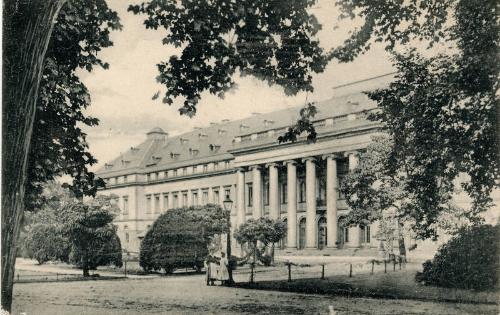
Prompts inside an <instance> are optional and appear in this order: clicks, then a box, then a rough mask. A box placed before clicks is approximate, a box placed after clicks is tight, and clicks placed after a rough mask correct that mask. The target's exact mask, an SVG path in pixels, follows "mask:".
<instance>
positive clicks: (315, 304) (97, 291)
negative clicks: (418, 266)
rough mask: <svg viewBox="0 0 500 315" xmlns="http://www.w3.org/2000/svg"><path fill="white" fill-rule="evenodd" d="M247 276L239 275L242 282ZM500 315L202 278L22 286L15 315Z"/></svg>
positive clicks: (476, 307) (487, 308)
mask: <svg viewBox="0 0 500 315" xmlns="http://www.w3.org/2000/svg"><path fill="white" fill-rule="evenodd" d="M246 276H247V275H246V274H238V275H237V276H236V280H237V281H243V280H244V279H245V278H246ZM330 307H332V308H333V309H334V310H335V311H336V312H337V314H339V315H344V314H431V315H432V314H449V315H451V314H453V315H454V314H487V315H489V314H498V306H497V305H492V304H467V303H440V302H430V301H415V300H394V299H370V298H350V297H345V296H331V295H321V294H302V293H290V292H279V291H263V290H251V289H244V288H227V287H220V286H214V287H211V286H210V287H209V286H206V285H205V283H204V276H203V275H193V276H172V277H155V278H150V279H124V280H114V281H82V282H79V281H76V282H50V283H18V284H16V285H15V286H14V304H13V314H16V315H17V314H20V313H22V312H24V313H26V315H31V314H37V315H59V314H75V315H83V314H84V315H102V314H106V315H115V314H116V315H117V314H126V315H128V314H145V315H149V314H290V315H293V314H329V309H330Z"/></svg>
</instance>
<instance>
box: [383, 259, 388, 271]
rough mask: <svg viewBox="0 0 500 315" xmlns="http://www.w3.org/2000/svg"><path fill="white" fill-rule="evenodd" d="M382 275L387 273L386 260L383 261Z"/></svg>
mask: <svg viewBox="0 0 500 315" xmlns="http://www.w3.org/2000/svg"><path fill="white" fill-rule="evenodd" d="M384 273H387V260H385V259H384Z"/></svg>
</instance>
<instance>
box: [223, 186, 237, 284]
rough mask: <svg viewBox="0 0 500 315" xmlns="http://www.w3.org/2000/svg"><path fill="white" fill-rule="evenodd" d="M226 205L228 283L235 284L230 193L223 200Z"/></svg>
mask: <svg viewBox="0 0 500 315" xmlns="http://www.w3.org/2000/svg"><path fill="white" fill-rule="evenodd" d="M222 203H223V205H224V210H226V212H227V214H228V215H227V228H228V230H227V241H226V253H227V263H228V268H227V270H228V273H229V280H228V281H227V282H228V285H233V284H234V280H233V269H232V266H231V208H232V207H233V201H232V200H231V198H229V195H226V199H225V200H224V201H223V202H222Z"/></svg>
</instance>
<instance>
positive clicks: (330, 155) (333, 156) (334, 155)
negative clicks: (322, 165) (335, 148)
mask: <svg viewBox="0 0 500 315" xmlns="http://www.w3.org/2000/svg"><path fill="white" fill-rule="evenodd" d="M341 157H342V154H340V153H328V154H324V155H323V156H321V159H322V160H328V159H332V160H336V159H339V158H341Z"/></svg>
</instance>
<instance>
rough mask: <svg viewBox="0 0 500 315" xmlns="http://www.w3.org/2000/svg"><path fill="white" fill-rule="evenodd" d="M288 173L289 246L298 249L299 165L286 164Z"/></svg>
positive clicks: (292, 162)
mask: <svg viewBox="0 0 500 315" xmlns="http://www.w3.org/2000/svg"><path fill="white" fill-rule="evenodd" d="M285 164H286V171H287V195H288V200H287V226H288V228H287V230H288V231H287V236H286V237H287V246H288V248H290V249H296V248H297V163H296V162H295V161H294V160H289V161H286V162H285Z"/></svg>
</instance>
